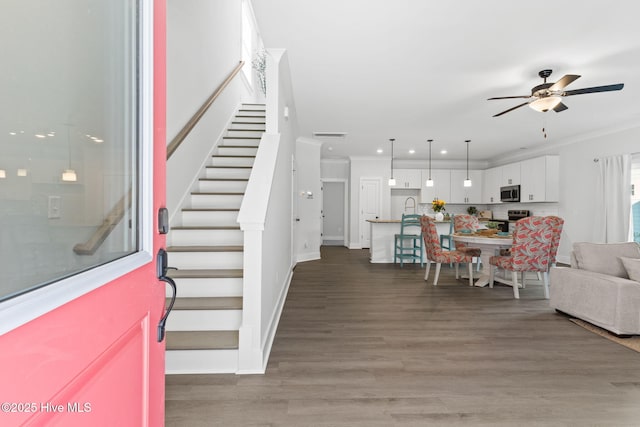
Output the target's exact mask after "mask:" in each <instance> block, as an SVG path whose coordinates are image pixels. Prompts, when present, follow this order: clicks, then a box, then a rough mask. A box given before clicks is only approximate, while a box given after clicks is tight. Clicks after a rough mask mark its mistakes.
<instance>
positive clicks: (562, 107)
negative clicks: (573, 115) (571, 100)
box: [553, 102, 569, 113]
mask: <svg viewBox="0 0 640 427" xmlns="http://www.w3.org/2000/svg"><path fill="white" fill-rule="evenodd" d="M568 109H569V107H567V106H566V105H564V104H563V103H562V102H561V103H559V104H558V105H556V106H555V107H553V111H555V112H556V113H559V112H560V111H564V110H568Z"/></svg>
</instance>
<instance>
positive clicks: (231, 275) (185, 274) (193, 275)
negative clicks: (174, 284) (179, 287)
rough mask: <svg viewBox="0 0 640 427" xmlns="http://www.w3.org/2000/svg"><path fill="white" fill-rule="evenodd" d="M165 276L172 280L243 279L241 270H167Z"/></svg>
mask: <svg viewBox="0 0 640 427" xmlns="http://www.w3.org/2000/svg"><path fill="white" fill-rule="evenodd" d="M167 275H168V276H169V277H171V278H173V279H238V278H240V279H241V278H242V277H243V270H242V269H229V268H222V269H198V270H187V269H183V270H169V271H168V272H167Z"/></svg>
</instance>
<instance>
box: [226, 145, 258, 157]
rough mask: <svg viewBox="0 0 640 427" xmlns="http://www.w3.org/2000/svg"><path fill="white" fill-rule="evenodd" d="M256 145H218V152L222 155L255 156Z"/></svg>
mask: <svg viewBox="0 0 640 427" xmlns="http://www.w3.org/2000/svg"><path fill="white" fill-rule="evenodd" d="M257 152H258V147H235V146H232V145H221V146H219V147H218V154H220V155H223V156H255V155H256V153H257Z"/></svg>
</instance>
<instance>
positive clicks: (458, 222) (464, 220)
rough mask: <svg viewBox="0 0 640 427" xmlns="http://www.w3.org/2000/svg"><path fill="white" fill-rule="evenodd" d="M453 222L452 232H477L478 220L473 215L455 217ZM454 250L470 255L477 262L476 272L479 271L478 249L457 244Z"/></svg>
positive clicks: (461, 243)
mask: <svg viewBox="0 0 640 427" xmlns="http://www.w3.org/2000/svg"><path fill="white" fill-rule="evenodd" d="M453 219H454V221H453V230H454V231H455V232H459V231H460V230H471V231H472V232H476V231H478V228H479V227H480V223H479V222H478V218H476V217H475V216H473V215H456V216H455V217H454V218H453ZM456 250H458V251H460V252H464V253H465V254H467V255H471V256H472V257H474V258H475V259H476V260H477V262H478V266H477V268H478V270H480V252H481V251H480V249H479V248H472V247H469V246H468V245H467V244H466V243H463V242H457V243H456Z"/></svg>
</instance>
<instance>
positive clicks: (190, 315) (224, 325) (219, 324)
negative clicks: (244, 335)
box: [167, 310, 242, 331]
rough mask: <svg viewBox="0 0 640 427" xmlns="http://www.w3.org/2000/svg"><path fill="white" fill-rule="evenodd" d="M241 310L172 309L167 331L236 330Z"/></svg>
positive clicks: (240, 321) (238, 325)
mask: <svg viewBox="0 0 640 427" xmlns="http://www.w3.org/2000/svg"><path fill="white" fill-rule="evenodd" d="M241 323H242V310H173V311H171V314H169V317H168V319H167V331H237V330H239V329H240V324H241Z"/></svg>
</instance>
